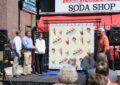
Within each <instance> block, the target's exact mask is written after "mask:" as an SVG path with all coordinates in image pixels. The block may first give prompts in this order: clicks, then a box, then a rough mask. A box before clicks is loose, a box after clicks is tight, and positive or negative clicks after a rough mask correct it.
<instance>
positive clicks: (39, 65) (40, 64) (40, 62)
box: [35, 54, 44, 73]
mask: <svg viewBox="0 0 120 85" xmlns="http://www.w3.org/2000/svg"><path fill="white" fill-rule="evenodd" d="M35 62H36V65H35V70H36V72H38V73H42V72H43V71H44V55H43V54H35Z"/></svg>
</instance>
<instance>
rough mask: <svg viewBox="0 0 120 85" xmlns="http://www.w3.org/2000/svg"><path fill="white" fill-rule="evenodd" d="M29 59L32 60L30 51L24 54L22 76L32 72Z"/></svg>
mask: <svg viewBox="0 0 120 85" xmlns="http://www.w3.org/2000/svg"><path fill="white" fill-rule="evenodd" d="M31 59H32V52H31V51H27V52H24V64H23V74H25V75H26V74H31V72H32V67H31V63H32V60H31Z"/></svg>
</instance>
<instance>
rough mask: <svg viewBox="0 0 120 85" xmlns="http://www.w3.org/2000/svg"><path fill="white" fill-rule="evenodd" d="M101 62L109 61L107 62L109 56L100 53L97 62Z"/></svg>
mask: <svg viewBox="0 0 120 85" xmlns="http://www.w3.org/2000/svg"><path fill="white" fill-rule="evenodd" d="M99 61H108V60H107V55H106V54H105V53H102V52H101V53H98V54H97V62H99Z"/></svg>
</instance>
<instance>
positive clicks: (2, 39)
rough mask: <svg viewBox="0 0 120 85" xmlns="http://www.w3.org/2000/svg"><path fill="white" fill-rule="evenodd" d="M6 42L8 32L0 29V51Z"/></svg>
mask: <svg viewBox="0 0 120 85" xmlns="http://www.w3.org/2000/svg"><path fill="white" fill-rule="evenodd" d="M7 42H8V31H7V30H5V29H0V51H3V49H4V44H7Z"/></svg>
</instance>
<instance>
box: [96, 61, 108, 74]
mask: <svg viewBox="0 0 120 85" xmlns="http://www.w3.org/2000/svg"><path fill="white" fill-rule="evenodd" d="M96 73H98V74H102V75H104V76H108V74H109V66H108V62H106V61H99V62H98V63H97V64H96Z"/></svg>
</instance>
